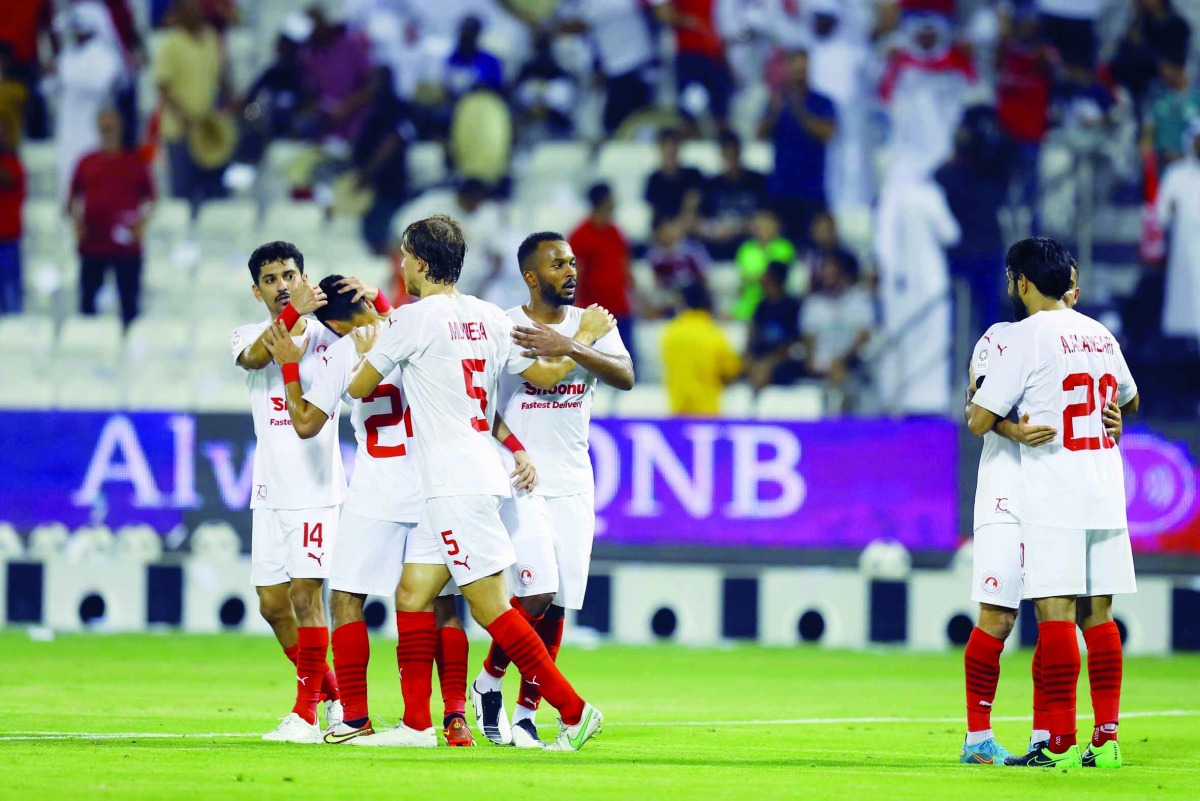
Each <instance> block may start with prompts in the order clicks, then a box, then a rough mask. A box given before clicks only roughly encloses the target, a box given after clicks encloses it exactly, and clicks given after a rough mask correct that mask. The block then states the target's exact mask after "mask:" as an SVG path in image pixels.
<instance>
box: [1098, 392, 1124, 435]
mask: <svg viewBox="0 0 1200 801" xmlns="http://www.w3.org/2000/svg"><path fill="white" fill-rule="evenodd" d="M1101 417H1103V418H1104V433H1105V434H1108V438H1109V439H1111V440H1112V441H1113V442H1120V441H1121V407H1120V406H1118V405H1117V402H1116V401H1111V400H1110V401H1109V402H1108V403H1106V404H1104V412H1103V413H1102V414H1101Z"/></svg>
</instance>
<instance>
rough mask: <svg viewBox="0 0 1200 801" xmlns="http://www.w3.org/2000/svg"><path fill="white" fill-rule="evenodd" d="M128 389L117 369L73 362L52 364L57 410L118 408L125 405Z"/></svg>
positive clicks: (55, 406)
mask: <svg viewBox="0 0 1200 801" xmlns="http://www.w3.org/2000/svg"><path fill="white" fill-rule="evenodd" d="M66 365H75V366H73V367H68V366H66ZM127 392H128V388H127V387H126V385H125V382H124V381H123V380H121V373H120V372H118V371H116V370H111V369H104V368H95V367H93V368H89V367H88V366H87V365H86V364H80V363H78V362H75V361H62V360H60V361H57V362H56V363H55V374H54V408H56V409H119V408H122V407H124V405H125V398H126V394H127Z"/></svg>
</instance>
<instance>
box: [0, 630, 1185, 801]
mask: <svg viewBox="0 0 1200 801" xmlns="http://www.w3.org/2000/svg"><path fill="white" fill-rule="evenodd" d="M372 647H373V651H374V654H373V656H374V658H373V660H372V663H371V675H370V680H371V690H372V693H371V700H372V704H371V706H372V711H373V713H374V714H375V716H376V718H377V720H378V719H385V720H387V721H388V722H394V720H395V719H396V718H397V717H398V716H399V713H400V709H401V704H400V691H399V685H398V682H397V680H396V665H395V659H394V654H395V651H394V640H388V639H385V638H380V639H376V640H374V641H373V643H372ZM482 656H483V644H482V643H472V659H471V664H472V676H473V675H474V672H475V671H476V670H478V665H479V662H480V660H481V659H482ZM1029 658H1030V652H1028V651H1024V652H1018V653H1017V654H1015V655H1013V656H1011V657H1006V658H1005V659H1004V662H1003V666H1002V675H1001V681H1000V693H999V696H998V698H997V700H996V707H995V710H996V712H995V713H996V715H997V716H998V720H997V723H996V731H997V734H998V736H999V737H1000V740H1001V742H1002V743H1004V744H1005V745H1007V746H1008V747H1009V748H1011V749H1020V748H1022V747H1023V745H1024V744H1025V742H1026V739H1027V737H1028V723H1027V722H1026V720H1025V715H1026V714H1027V711H1028V708H1029V693H1030V682H1029ZM961 661H962V653H961V651H954V652H949V653H945V654H910V653H905V652H902V651H898V650H886V649H885V650H873V651H869V652H865V653H850V652H829V651H823V650H817V649H811V648H797V649H768V648H760V647H756V646H750V645H738V646H735V647H731V648H728V649H704V650H694V649H685V648H679V647H674V646H660V647H651V648H626V647H617V646H605V647H601V648H598V649H596V650H580V649H575V648H567V649H564V652H563V654H562V657H561V664H562V666H563V668H564V669H565V671H566V673H567V675H568V676H570V677H571V678H572V679H573V681H574V682H575V683H576V686H577V687H578V688H579V689H580V691H581V692H582V694H583V695H584V696H585V697H586V698H588V699H589V700H591V701H592V702H593V703H595V704H596V705H598V706H599V707H600V708H601V709H602V710H603V711H604V713H605V716H606V722H605V728H604V732H603V734H602V735H601V736H600V737H599V738H598V739H597V740H594V741H592V742H591V743H589V744H588V745H587V746H586V747H585V748H584V750H583V751H581V752H579V753H575V754H556V753H536V752H535V753H530V752H524V751H522V752H518V751H516V750H515V749H511V748H497V747H495V746H491V745H484V746H482V747H479V748H475V749H472V750H465V749H463V750H451V749H446V748H439V749H438V750H436V751H422V752H411V751H391V750H388V751H385V752H383V753H380V752H379V751H376V750H373V749H371V750H368V749H355V748H350V747H335V746H298V745H288V744H274V743H264V742H261V741H260V740H258V738H257V735H258V734H261V733H262V732H265V731H268V730H270V729H272V728H273V727H274V726H275V723H276V718H278V717H281V716H283V715H284V714H286V713H287V712H288V711H289V710H290V706H291V695H292V689H293V685H294V681H293V680H292V678H291V677H292V673H291V672H290V670H289V667H290V666H289V665H288V664H287V663H286V661H285V660H284V657H283V655H282V654H281V653H280V651H279V649H278V647H277V646H276V645H275V643H274V641H273V640H270V639H267V638H261V637H250V636H241V635H226V636H184V635H178V634H158V635H156V634H146V635H87V636H84V635H74V636H60V637H58V638H57V639H55V640H54V641H53V642H34V641H32V640H31V639H30V638H29V637H28V635H27V633H26V632H24V631H22V630H7V631H2V632H0V721H2V722H0V798H13V799H28V798H72V799H73V798H89V799H92V798H102V799H107V798H112V799H131V798H153V799H173V798H182V799H189V801H197V799H207V798H220V799H240V798H246V799H251V798H253V799H275V798H278V799H297V798H321V799H340V798H351V799H369V798H385V797H392V798H405V797H409V798H417V797H424V798H438V797H447V798H457V797H464V796H467V795H469V796H470V797H474V798H480V797H483V798H495V799H497V800H498V801H499V800H501V799H510V798H530V799H533V798H612V799H628V798H651V797H654V798H668V799H672V801H675V800H676V799H678V800H679V801H683V799H692V798H702V799H715V798H763V797H765V798H772V797H786V798H806V799H826V798H829V799H839V801H853V799H859V798H863V799H872V798H884V799H887V801H901V800H902V799H920V801H950V800H951V799H973V798H979V799H990V798H995V799H1068V798H1089V799H1121V801H1128V800H1129V799H1143V798H1154V799H1196V798H1200V657H1198V656H1194V655H1189V656H1173V657H1170V658H1139V659H1129V660H1127V661H1126V666H1125V692H1124V698H1123V704H1122V705H1123V708H1124V710H1125V711H1126V712H1127V713H1129V715H1128V717H1126V718H1125V719H1124V721H1123V722H1122V724H1121V741H1122V743H1123V746H1124V751H1125V762H1126V767H1125V768H1124V769H1123V770H1121V771H1097V770H1088V771H1082V770H1080V771H1073V772H1070V773H1067V772H1054V771H1035V770H1032V769H1025V770H1017V769H1006V768H984V767H970V766H965V765H959V764H958V760H957V757H958V752H959V746H960V744H961V742H962V735H963V728H964V724H963V722H962V720H961V717H962V714H963V703H964V702H963V688H962V676H961ZM511 680H512V679H511V677H510V681H511ZM435 686H436V685H435ZM512 689H515V687H514V688H512ZM1080 692H1081V695H1080V712H1081V713H1082V714H1083V715H1089V714H1090V708H1089V706H1088V702H1087V685H1086V679H1085V680H1084V681H1083V682H1081V685H1080ZM509 697H510V698H511V694H510V696H509ZM510 703H511V702H510ZM434 706H435V713H436V712H437V711H439V710H440V705H439V702H438V701H437V700H436V691H435V702H434ZM510 711H511V706H510ZM1163 713H1165V714H1163ZM468 717H471V715H470V714H469V713H468ZM540 717H541V722H542V724H543V725H544V726H546V731H547V732H550V731H552V730H553V728H552V725H551V724H552V723H553V712H552V710H550V709H543V711H542V713H541V716H540ZM880 719H887V720H880ZM756 721H757V722H756ZM1080 730H1081V734H1082V733H1084V732H1090V730H1091V720H1090V717H1088V718H1085V719H1082V720H1081V722H1080ZM51 732H61V733H75V734H74V735H72V736H62V735H60V736H58V737H55V736H52V735H51V734H47V733H51ZM94 734H107V735H108V736H107V737H104V738H98V737H94V736H83V735H94ZM180 735H186V736H180ZM236 735H244V736H236Z"/></svg>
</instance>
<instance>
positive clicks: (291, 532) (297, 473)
mask: <svg viewBox="0 0 1200 801" xmlns="http://www.w3.org/2000/svg"><path fill="white" fill-rule="evenodd" d="M249 267H250V277H251V278H252V279H253V280H254V285H253V287H252V289H253V292H254V297H256V298H258V299H259V300H261V301H262V302H263V304H264V305H265V306H266V307H267V311H268V312H269V313H270V318H269V319H267V320H263V321H262V322H258V323H251V324H249V325H243V326H241V327H239V328H238V329H237V330H235V331H234V332H233V336H232V337H231V338H230V350H231V351H232V353H233V358H234V359H235V360H236V361H237V364H238V366H239V367H241V368H242V369H243V370H245V371H246V385H247V386H248V387H249V388H250V408H251V412H252V414H253V415H254V434H255V436H256V437H257V439H258V445H257V447H256V448H255V451H254V475H253V478H254V488H253V492H252V493H251V496H250V508H251V509H252V510H253V528H252V531H251V545H250V580H251V581H253V582H254V586H255V588H256V589H257V591H258V604H259V611H260V612H261V613H262V616H263V618H264V619H266V621H267V622H268V623H269V624H271V628H272V630H274V632H275V638H276V639H277V640H279V644H280V646H282V647H283V652H284V653H285V654H287V657H288V659H290V660H291V661H292V662H293V663H295V666H296V703H295V706H293V707H292V712H291V714H289V715H288V716H287V717H285V718H283V722H282V723H280V724H279V728H277V729H276V730H275V731H273V732H271V733H269V734H266V735H263V739H264V740H280V741H286V742H319V741H320V739H321V732H320V729H319V727H318V726H317V704H318V703H319V702H320V700H321V699H322V698H324V699H325V700H326V706H325V713H326V714H325V719H326V724H327V725H330V726H332V725H334V724H336V723H338V722H339V721H340V720H341V717H342V715H341V703H340V702H339V701H338V688H337V681H336V680H335V678H334V674H333V671H331V670H330V669H329V665H328V663H327V661H326V653H327V651H328V649H329V629H328V628H327V627H326V624H325V612H324V609H323V608H322V604H321V585H322V582H323V581H324V580H325V579H326V578H327V577H328V576H329V560H330V556H331V554H332V551H333V547H334V540H335V539H336V537H337V525H338V506H339V504H341V502H342V498H343V497H344V496H345V494H346V476H345V473H344V472H343V470H342V454H341V451H340V450H339V447H338V437H337V426H329V427H328V428H327V429H326V430H325V432H324V433H322V434H321V436H318V437H316V438H314V439H310V440H301V439H298V438H297V437H296V435H295V434H294V433H293V432H292V421H291V420H290V419H289V418H288V414H287V407H286V405H285V403H284V397H285V395H286V393H285V391H284V378H285V374H284V372H283V371H282V370H281V369H280V366H279V365H278V364H275V363H273V362H272V361H271V354H270V353H269V352H268V351H267V348H266V345H265V340H266V339H267V337H268V336H269V335H270V334H269V330H270V328H271V326H272V324H273V322H272V321H274V324H277V325H279V326H280V327H281V330H282V331H286V332H287V336H288V337H289V338H291V339H292V340H293V341H294V342H296V343H297V344H298V347H299V349H300V351H301V353H302V355H301V356H300V359H299V365H298V366H297V365H295V364H293V365H292V367H291V368H289V374H291V375H295V374H298V375H299V376H301V377H303V378H304V379H306V380H308V381H312V379H313V374H314V372H315V371H316V370H317V367H318V365H320V364H321V363H322V362H321V357H322V355H323V354H324V353H325V351H326V350H327V349H328V348H329V346H330V345H332V344H333V343H334V342H335V341H336V339H337V337H335V336H334V335H333V334H332V333H331V332H330V331H328V330H326V329H325V328H324V327H323V326H320V325H316V324H314V323H313V322H312V320H310V319H309V318H307V317H305V316H304V315H306V314H308V313H309V312H312V311H315V310H316V309H318V308H320V307H321V306H322V305H324V303H325V297H324V294H323V293H322V292H321V291H320V290H316V291H314V290H313V289H312V288H311V287H310V286H309V284H308V279H307V278H306V277H305V275H304V256H303V254H301V253H300V251H299V250H298V249H297V248H296V246H295V245H292V244H290V243H288V242H268V243H267V244H265V245H263V246H261V247H259V248H258V249H257V250H255V251H254V252H253V253H252V254H250V263H249ZM329 413H330V414H331V415H335V416H336V415H337V413H338V407H337V406H336V405H335V406H334V407H333V408H332V409H330V410H329Z"/></svg>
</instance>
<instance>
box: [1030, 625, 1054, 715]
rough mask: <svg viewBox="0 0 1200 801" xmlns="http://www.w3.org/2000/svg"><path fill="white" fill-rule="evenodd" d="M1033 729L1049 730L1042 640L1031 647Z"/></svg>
mask: <svg viewBox="0 0 1200 801" xmlns="http://www.w3.org/2000/svg"><path fill="white" fill-rule="evenodd" d="M1032 673H1033V730H1034V731H1049V730H1050V723H1049V715H1048V713H1047V710H1046V688H1045V687H1044V686H1043V685H1042V642H1041V640H1038V644H1037V645H1036V646H1035V647H1034V649H1033V670H1032Z"/></svg>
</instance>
